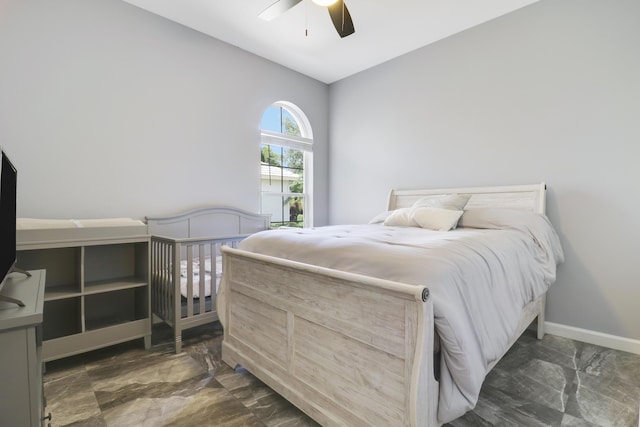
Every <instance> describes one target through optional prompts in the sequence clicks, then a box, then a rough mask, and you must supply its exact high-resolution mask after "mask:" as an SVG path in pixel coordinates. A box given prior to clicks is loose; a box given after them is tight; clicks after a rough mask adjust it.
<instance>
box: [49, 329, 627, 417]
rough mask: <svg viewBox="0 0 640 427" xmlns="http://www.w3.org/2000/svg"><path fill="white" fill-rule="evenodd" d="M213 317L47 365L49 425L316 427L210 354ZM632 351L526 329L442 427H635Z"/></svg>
mask: <svg viewBox="0 0 640 427" xmlns="http://www.w3.org/2000/svg"><path fill="white" fill-rule="evenodd" d="M221 338H222V330H221V327H220V325H219V324H218V323H214V324H212V325H206V326H203V327H199V328H195V329H192V330H189V331H186V332H185V333H184V336H183V341H184V342H183V349H184V351H183V352H182V353H180V354H174V352H173V345H172V342H171V333H170V331H169V330H168V328H166V327H164V326H162V325H157V326H154V339H153V343H154V345H153V346H152V348H151V350H149V351H145V350H144V348H143V345H142V340H137V341H132V342H129V343H123V344H119V345H116V346H113V347H109V348H106V349H102V350H96V351H93V352H90V353H85V354H82V355H78V356H73V357H69V358H66V359H61V360H57V361H52V362H48V363H47V365H46V374H45V377H44V381H45V396H46V399H47V408H46V409H47V411H48V412H51V413H52V414H53V420H52V422H51V425H52V426H53V427H58V426H136V427H138V426H154V427H155V426H184V427H190V426H198V427H200V426H229V427H231V426H283V427H285V426H316V425H317V424H316V423H315V422H313V420H311V419H309V418H308V417H307V416H306V415H305V414H303V413H302V412H300V411H299V410H298V409H296V408H295V407H294V406H293V405H291V404H290V403H288V402H287V401H286V400H284V399H283V398H282V397H280V396H279V395H278V394H276V393H275V392H273V391H272V390H271V389H270V388H268V387H267V386H265V385H264V384H263V383H262V382H260V381H259V380H257V379H256V378H255V377H253V376H252V375H251V374H250V373H248V372H246V371H244V370H238V371H237V372H236V371H234V370H232V369H231V368H230V367H229V366H227V365H226V364H225V363H224V362H222V361H221V359H220V342H221ZM639 402H640V356H639V355H634V354H630V353H624V352H619V351H615V350H610V349H606V348H602V347H597V346H593V345H589V344H584V343H580V342H576V341H572V340H568V339H564V338H559V337H555V336H552V335H547V336H546V337H545V338H544V339H543V340H541V341H538V340H536V339H535V336H534V334H533V332H530V331H527V332H526V333H525V334H524V335H523V336H522V337H521V338H520V339H519V340H518V341H517V342H516V344H515V345H514V346H513V348H512V349H511V350H510V351H509V352H508V353H507V355H506V356H505V357H504V358H503V359H502V360H501V361H500V363H498V365H496V367H495V368H494V369H493V371H492V372H491V373H490V374H489V375H488V376H487V378H486V380H485V383H484V386H483V389H482V392H481V395H480V399H479V401H478V404H477V405H476V408H475V409H474V410H473V411H470V412H468V413H467V414H465V415H464V416H463V417H461V418H459V419H457V420H455V421H453V422H451V423H450V424H449V426H453V427H459V426H616V427H627V426H629V427H631V426H633V427H635V426H638V407H639Z"/></svg>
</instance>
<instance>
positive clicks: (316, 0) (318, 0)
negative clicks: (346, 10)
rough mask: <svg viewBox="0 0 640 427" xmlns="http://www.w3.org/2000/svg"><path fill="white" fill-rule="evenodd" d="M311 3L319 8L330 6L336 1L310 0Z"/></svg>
mask: <svg viewBox="0 0 640 427" xmlns="http://www.w3.org/2000/svg"><path fill="white" fill-rule="evenodd" d="M312 1H313V2H314V3H315V4H317V5H319V6H331V5H332V4H334V3H335V2H337V1H338V0H312Z"/></svg>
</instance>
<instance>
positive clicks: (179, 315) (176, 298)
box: [151, 235, 246, 353]
mask: <svg viewBox="0 0 640 427" xmlns="http://www.w3.org/2000/svg"><path fill="white" fill-rule="evenodd" d="M245 237H246V235H239V236H231V237H220V238H186V239H171V238H168V237H159V236H152V237H151V271H152V272H153V278H152V283H153V287H152V292H151V306H152V310H153V314H154V315H156V316H157V317H158V318H160V320H162V321H163V322H165V323H167V324H168V325H169V326H171V327H172V328H173V330H174V338H175V346H176V353H179V352H180V351H181V348H182V331H183V330H185V329H189V328H192V327H195V326H200V325H203V324H205V323H210V322H213V321H215V320H218V313H217V311H216V304H215V298H216V289H217V285H218V283H219V280H220V276H221V274H222V266H221V264H220V252H221V248H222V246H230V247H233V248H235V247H236V246H237V243H238V242H239V241H240V240H242V239H243V238H245Z"/></svg>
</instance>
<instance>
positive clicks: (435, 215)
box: [410, 208, 462, 231]
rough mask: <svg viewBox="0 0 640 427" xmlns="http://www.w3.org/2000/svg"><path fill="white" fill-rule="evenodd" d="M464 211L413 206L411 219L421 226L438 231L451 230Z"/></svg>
mask: <svg viewBox="0 0 640 427" xmlns="http://www.w3.org/2000/svg"><path fill="white" fill-rule="evenodd" d="M461 216H462V211H454V210H451V209H442V208H412V209H411V216H410V217H411V219H412V220H413V221H415V222H416V223H417V224H418V225H419V226H420V227H422V228H428V229H430V230H437V231H449V230H451V229H453V228H456V225H457V224H458V220H459V219H460V217H461Z"/></svg>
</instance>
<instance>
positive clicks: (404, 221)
mask: <svg viewBox="0 0 640 427" xmlns="http://www.w3.org/2000/svg"><path fill="white" fill-rule="evenodd" d="M411 211H412V208H400V209H396V210H395V211H391V214H390V215H389V216H388V217H387V219H385V220H384V225H395V226H403V227H417V226H418V223H416V222H415V221H414V220H413V218H411Z"/></svg>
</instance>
